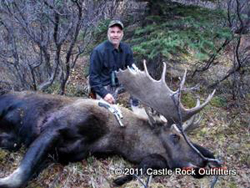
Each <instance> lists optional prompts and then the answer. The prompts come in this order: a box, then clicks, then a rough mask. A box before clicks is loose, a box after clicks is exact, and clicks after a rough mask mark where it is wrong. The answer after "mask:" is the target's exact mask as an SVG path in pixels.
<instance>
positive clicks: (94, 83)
mask: <svg viewBox="0 0 250 188" xmlns="http://www.w3.org/2000/svg"><path fill="white" fill-rule="evenodd" d="M102 69H103V62H102V61H101V57H100V54H99V53H98V51H97V50H93V52H92V53H91V56H90V68H89V84H90V87H91V89H93V90H94V91H95V92H96V93H97V94H98V95H100V96H101V97H102V98H104V97H105V96H106V95H107V94H108V91H107V90H106V89H105V88H104V87H103V85H102V81H101V78H100V75H101V72H102Z"/></svg>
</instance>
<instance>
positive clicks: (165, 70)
mask: <svg viewBox="0 0 250 188" xmlns="http://www.w3.org/2000/svg"><path fill="white" fill-rule="evenodd" d="M166 72H167V65H166V63H165V62H163V71H162V74H161V82H163V83H166Z"/></svg>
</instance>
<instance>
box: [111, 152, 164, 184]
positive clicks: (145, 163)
mask: <svg viewBox="0 0 250 188" xmlns="http://www.w3.org/2000/svg"><path fill="white" fill-rule="evenodd" d="M167 167H168V163H167V161H166V159H165V158H164V157H162V156H161V155H158V154H152V155H149V156H147V157H145V158H144V159H143V160H142V161H141V163H140V164H139V166H138V169H142V171H141V172H142V174H145V173H146V170H147V169H149V168H151V169H162V168H167ZM138 175H140V174H138ZM133 179H136V176H135V175H125V176H122V177H119V178H117V179H115V180H114V184H115V185H117V186H121V185H123V184H125V183H127V182H129V181H131V180H133Z"/></svg>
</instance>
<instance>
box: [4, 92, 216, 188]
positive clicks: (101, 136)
mask: <svg viewBox="0 0 250 188" xmlns="http://www.w3.org/2000/svg"><path fill="white" fill-rule="evenodd" d="M121 112H122V114H123V116H124V119H123V123H124V125H125V127H121V126H119V124H118V123H117V121H116V119H115V118H114V116H113V114H111V113H110V112H109V111H108V110H106V109H105V108H102V107H99V106H98V104H97V101H96V100H92V99H81V98H68V97H63V96H57V95H47V94H41V93H34V92H12V93H8V94H4V95H2V96H0V148H3V149H8V150H18V149H19V148H20V146H21V145H22V144H24V145H25V146H26V147H27V148H28V150H27V152H26V154H25V156H24V158H23V160H22V162H21V164H20V166H19V167H18V168H17V170H15V171H14V172H13V173H12V174H11V175H9V176H8V177H6V178H1V179H0V187H21V186H24V185H25V184H26V183H27V182H28V180H29V179H30V178H31V177H32V174H33V173H35V172H36V171H37V169H38V167H39V164H40V163H41V162H42V161H44V160H45V159H46V157H47V156H48V154H53V153H55V152H56V153H57V155H58V160H59V161H60V162H63V163H67V162H70V161H79V160H82V159H85V158H86V157H87V156H88V155H89V154H91V155H96V156H106V155H113V154H117V155H120V156H122V157H124V158H125V159H127V160H128V161H130V162H134V163H137V164H139V167H140V168H143V169H146V168H172V169H173V168H177V167H188V166H190V165H191V164H192V165H195V166H198V167H204V166H206V162H205V161H203V160H202V159H201V158H200V157H199V155H198V154H197V153H196V152H194V151H193V150H192V149H191V148H190V147H189V146H188V145H187V143H186V142H185V141H184V138H183V137H182V136H181V134H180V133H179V132H178V131H177V130H176V129H175V128H174V127H173V126H172V127H169V126H164V125H163V124H162V125H161V126H156V127H155V128H152V126H150V125H149V123H148V120H147V119H145V118H141V117H139V116H137V115H135V114H134V113H133V112H132V111H130V110H128V109H126V108H122V107H121ZM197 148H198V149H199V150H200V151H201V152H202V153H203V154H204V155H206V156H209V157H211V156H212V154H211V153H210V152H209V151H207V150H205V149H204V148H201V147H200V146H197ZM132 179H133V177H132V176H126V177H122V178H118V179H116V180H115V183H116V184H117V185H121V184H123V183H126V182H127V181H130V180H132Z"/></svg>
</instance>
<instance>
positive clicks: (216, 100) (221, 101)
mask: <svg viewBox="0 0 250 188" xmlns="http://www.w3.org/2000/svg"><path fill="white" fill-rule="evenodd" d="M210 104H211V105H212V106H215V107H226V106H227V99H226V98H225V97H220V96H214V97H213V98H212V100H211V102H210Z"/></svg>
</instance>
